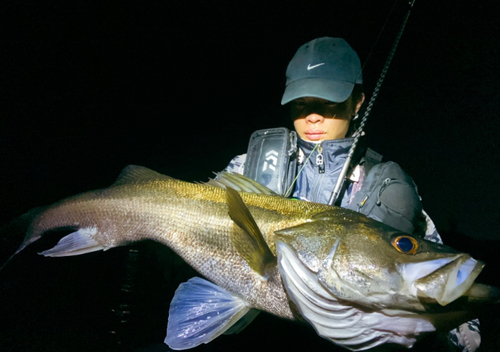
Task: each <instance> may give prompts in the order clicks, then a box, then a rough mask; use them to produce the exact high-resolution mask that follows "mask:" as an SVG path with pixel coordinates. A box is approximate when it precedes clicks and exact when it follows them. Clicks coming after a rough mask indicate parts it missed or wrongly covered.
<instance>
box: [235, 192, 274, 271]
mask: <svg viewBox="0 0 500 352" xmlns="http://www.w3.org/2000/svg"><path fill="white" fill-rule="evenodd" d="M226 199H227V205H228V207H229V216H230V217H231V219H232V220H233V221H234V222H235V223H236V224H237V225H238V226H239V227H240V228H241V229H243V230H244V231H243V233H241V232H239V233H238V232H233V233H232V234H231V242H232V243H233V246H234V247H235V248H236V250H237V251H238V253H239V254H240V255H241V256H242V257H243V259H245V261H246V262H247V263H248V265H249V266H250V267H251V268H252V269H253V270H254V271H255V272H257V273H258V274H260V275H261V276H264V277H265V272H266V267H267V266H268V265H269V264H271V263H272V264H274V263H276V258H275V257H274V255H273V253H272V252H271V250H270V249H269V246H268V245H267V243H266V241H265V240H264V236H262V233H261V232H260V229H259V227H258V226H257V223H256V222H255V220H254V218H253V216H252V214H251V213H250V211H249V210H248V208H247V206H246V205H245V203H244V202H243V199H241V196H240V195H239V194H238V192H236V191H235V190H234V189H232V188H231V187H226Z"/></svg>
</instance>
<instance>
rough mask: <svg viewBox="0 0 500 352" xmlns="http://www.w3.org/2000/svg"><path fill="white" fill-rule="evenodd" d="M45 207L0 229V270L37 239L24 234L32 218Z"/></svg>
mask: <svg viewBox="0 0 500 352" xmlns="http://www.w3.org/2000/svg"><path fill="white" fill-rule="evenodd" d="M44 209H45V207H38V208H34V209H32V210H30V211H28V212H27V213H25V214H23V215H21V216H19V217H18V218H16V219H14V220H12V221H10V222H8V223H7V224H5V225H4V226H2V227H0V263H3V264H2V265H1V266H0V270H2V269H3V267H4V266H5V265H7V263H8V262H10V261H11V259H12V258H13V257H14V256H15V255H16V254H17V253H19V252H20V251H22V250H23V249H24V248H26V247H27V246H28V245H29V244H30V243H33V242H35V241H36V240H37V239H38V238H39V237H37V238H27V236H26V233H27V231H28V229H29V227H30V224H31V222H32V221H33V219H34V218H36V217H37V216H38V214H40V213H41V212H42V211H43V210H44Z"/></svg>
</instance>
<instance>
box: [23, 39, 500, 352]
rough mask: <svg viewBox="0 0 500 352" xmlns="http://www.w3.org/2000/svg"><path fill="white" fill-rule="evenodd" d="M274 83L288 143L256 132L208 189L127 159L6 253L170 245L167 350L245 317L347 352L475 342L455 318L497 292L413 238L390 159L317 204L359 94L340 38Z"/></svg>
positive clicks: (49, 213) (320, 42) (430, 235)
mask: <svg viewBox="0 0 500 352" xmlns="http://www.w3.org/2000/svg"><path fill="white" fill-rule="evenodd" d="M320 70H321V71H320ZM287 76H288V83H287V88H286V90H285V94H284V98H283V103H284V104H285V103H289V102H292V105H291V114H292V118H293V119H294V124H295V129H296V133H297V134H298V138H297V137H296V135H295V132H289V131H287V130H285V129H278V130H271V131H259V132H257V133H256V134H255V135H254V136H253V137H252V139H251V143H250V147H249V153H248V154H247V156H246V161H245V162H244V163H240V164H238V162H240V161H241V160H242V159H241V158H237V160H235V161H234V162H233V163H232V164H231V165H230V167H229V168H228V170H229V171H232V172H233V173H228V172H222V173H220V174H218V175H217V178H216V179H215V180H211V181H210V182H209V183H208V184H193V183H188V182H183V181H179V180H174V179H172V178H170V177H168V176H165V175H162V174H159V173H157V172H155V171H152V170H149V169H146V168H143V167H139V166H129V167H127V168H126V169H124V170H123V171H122V173H121V175H120V176H119V178H118V180H117V181H116V182H115V183H114V184H113V185H111V186H110V187H108V188H105V189H101V190H97V191H91V192H87V193H83V194H80V195H76V196H73V197H70V198H67V199H64V200H61V201H60V202H57V203H55V204H53V205H51V206H48V207H46V208H41V209H37V210H35V211H33V212H31V213H30V214H29V217H31V221H30V224H29V227H28V230H27V234H26V237H25V240H24V242H23V244H22V245H21V247H20V248H19V249H18V251H17V252H16V253H18V252H20V251H22V250H23V249H24V248H26V247H27V246H28V245H30V244H31V243H33V242H35V241H37V240H38V239H39V238H41V237H42V236H43V235H44V234H45V233H47V232H50V231H52V230H56V229H66V230H67V231H66V234H65V235H64V236H63V237H62V238H61V240H60V241H59V242H58V243H57V244H56V245H55V246H53V247H52V248H49V249H46V250H43V251H42V252H41V253H40V254H41V255H44V256H49V257H63V256H74V255H81V254H85V253H90V252H96V251H101V250H108V249H110V248H114V247H118V246H125V245H128V244H131V243H134V242H137V241H142V240H145V239H149V240H154V241H156V242H159V243H161V244H163V245H165V246H167V247H169V248H170V249H172V250H173V251H174V252H176V253H177V254H178V255H179V256H180V257H181V258H182V259H184V260H185V262H186V263H188V264H189V265H190V266H191V267H193V268H194V269H195V270H196V271H197V272H198V273H200V274H201V275H202V276H203V277H204V278H199V277H196V278H193V279H190V280H189V281H187V282H185V283H183V284H181V285H180V286H179V288H178V289H177V291H176V293H175V296H174V298H173V300H172V302H171V304H170V311H169V321H168V327H167V334H166V339H165V343H166V344H167V345H168V346H169V347H170V348H171V349H174V350H184V349H189V348H193V347H196V346H199V345H201V344H205V343H209V342H211V341H212V340H214V339H215V338H217V337H218V336H220V335H221V334H224V333H234V332H238V331H240V330H242V329H243V328H245V326H247V325H248V324H250V323H251V321H252V320H253V318H255V316H256V314H257V313H258V311H265V312H268V313H270V314H273V315H275V316H278V317H280V318H283V319H288V320H294V321H299V322H307V323H309V324H311V325H312V326H313V327H314V329H315V331H316V332H317V334H318V335H319V336H321V337H323V338H325V339H327V340H328V341H331V342H332V343H334V344H336V345H338V346H341V347H343V348H345V349H348V350H352V351H361V350H368V349H371V348H375V347H379V346H384V345H387V346H394V345H396V346H402V347H407V348H411V347H412V346H414V344H415V343H417V341H418V339H419V338H420V337H421V336H424V335H425V334H426V333H431V332H434V331H449V330H450V329H452V328H453V327H456V326H461V327H462V328H461V329H460V330H461V331H460V334H459V338H458V339H457V341H461V339H462V341H465V345H464V346H462V347H463V350H464V351H467V350H468V351H472V350H474V348H476V347H474V345H473V343H475V345H476V346H478V345H479V341H480V339H479V335H478V334H477V337H476V336H474V335H473V334H472V333H473V332H474V331H470V332H469V331H465V330H464V325H463V324H464V323H465V322H467V321H470V320H471V319H472V318H475V317H476V313H477V312H478V309H485V308H486V309H487V308H489V307H491V305H492V304H498V300H499V292H498V289H496V288H494V287H490V286H486V285H482V284H479V283H474V280H475V279H476V277H477V276H478V275H479V273H480V272H481V270H482V268H483V266H484V264H483V263H482V262H480V261H478V260H475V259H474V258H472V257H471V256H469V255H468V254H465V253H459V252H457V251H455V250H453V249H451V248H449V247H446V246H444V245H443V244H441V243H440V242H441V241H440V238H439V236H438V235H437V233H436V232H435V229H434V228H433V227H432V226H427V228H425V230H421V225H420V223H421V219H427V220H426V221H424V223H425V224H428V225H432V222H431V221H430V219H428V217H426V215H425V213H423V211H422V206H421V204H420V199H419V197H418V194H417V192H416V186H415V185H414V183H413V181H412V179H411V178H410V177H409V176H407V175H406V174H405V173H404V172H403V171H402V170H401V168H400V167H399V166H398V165H397V164H395V163H381V162H380V160H378V159H377V158H376V154H375V153H374V152H371V151H368V152H366V153H365V154H364V157H363V158H362V159H361V160H360V161H358V162H357V164H356V165H357V166H356V167H355V168H354V170H353V171H352V173H351V174H350V175H351V178H352V180H351V181H352V183H349V184H345V185H344V186H343V188H342V192H341V194H342V195H341V197H340V198H339V202H340V204H341V205H342V207H338V206H335V205H334V206H332V205H329V204H322V203H328V201H329V198H330V197H329V194H328V193H329V192H330V193H331V190H332V187H333V184H334V182H335V178H336V177H337V178H338V175H339V171H340V169H341V168H342V166H343V165H342V164H343V162H344V161H345V160H346V153H347V150H348V149H349V145H350V143H351V142H352V138H351V137H347V138H344V137H346V135H350V134H351V133H354V134H356V128H355V126H354V125H353V124H352V119H353V115H354V116H355V114H356V113H357V112H358V111H359V109H360V107H361V104H362V103H363V100H364V96H363V93H362V90H361V87H360V84H361V82H362V81H361V68H360V64H359V59H357V55H356V53H355V52H354V51H353V50H352V49H351V48H350V46H349V45H348V44H347V43H346V42H345V41H344V40H343V39H335V38H320V39H316V40H313V41H312V42H310V43H307V44H306V45H304V46H303V47H301V48H300V49H299V51H298V52H297V54H296V56H295V57H294V58H293V59H292V62H291V63H290V65H289V68H288V74H287ZM311 89H312V90H311ZM295 141H297V145H295ZM289 151H290V153H289ZM259 156H264V157H263V158H259ZM295 156H297V160H296V159H294V158H295ZM295 163H296V164H295ZM270 170H271V171H273V172H269V171H270ZM238 172H243V173H244V174H246V175H247V176H249V177H245V176H243V175H238ZM356 175H357V176H356ZM278 176H279V177H278ZM256 180H259V181H261V183H262V184H264V186H263V185H262V184H261V183H258V182H256ZM270 188H271V189H270ZM290 195H292V196H293V197H294V198H295V199H290V198H288V196H290ZM27 217H28V215H27V216H25V217H24V218H27ZM167 270H168V268H167ZM469 324H470V323H469ZM465 326H468V325H465ZM463 331H465V334H466V336H467V337H466V338H465V339H464V338H463V336H462V334H463ZM471 336H472V337H471ZM476 338H477V340H475V339H476Z"/></svg>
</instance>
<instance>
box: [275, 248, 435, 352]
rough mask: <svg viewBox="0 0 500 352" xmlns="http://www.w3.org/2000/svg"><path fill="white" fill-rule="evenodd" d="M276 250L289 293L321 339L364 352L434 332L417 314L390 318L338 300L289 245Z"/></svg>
mask: <svg viewBox="0 0 500 352" xmlns="http://www.w3.org/2000/svg"><path fill="white" fill-rule="evenodd" d="M276 250H277V254H278V267H279V270H280V273H281V277H282V279H283V282H284V285H285V288H286V291H287V293H288V295H289V297H290V299H291V300H292V301H293V302H294V303H295V305H296V306H297V308H298V309H299V311H300V313H301V315H302V316H303V317H304V319H305V320H307V321H308V322H309V323H310V324H311V325H312V326H313V328H314V329H315V330H316V332H317V333H318V335H319V336H321V337H323V338H325V339H328V340H330V341H332V342H333V343H335V344H338V345H341V346H343V347H345V348H348V349H350V350H352V351H361V350H366V349H370V348H373V347H376V346H379V345H381V344H385V343H395V344H399V345H403V346H406V347H408V348H410V347H412V346H413V344H414V343H415V342H416V337H417V336H418V335H419V334H421V333H424V332H430V331H434V330H435V328H434V326H433V325H432V324H431V323H430V322H429V321H427V320H426V319H423V318H420V317H419V316H418V315H416V314H409V316H407V317H401V316H399V317H398V316H388V315H385V314H382V313H380V312H376V311H368V310H361V309H360V307H359V305H358V306H354V305H350V304H349V302H347V301H343V300H342V301H340V300H338V299H337V297H335V296H334V295H333V294H332V293H331V292H330V291H329V289H328V288H325V286H324V285H323V284H322V283H321V281H320V279H319V275H318V274H317V273H314V272H313V271H311V270H310V269H309V268H307V267H306V266H305V265H304V264H303V263H302V262H301V260H300V259H299V258H298V257H297V255H296V254H295V252H294V250H293V249H292V248H291V247H290V246H288V245H287V244H286V243H284V242H282V241H279V240H278V241H276Z"/></svg>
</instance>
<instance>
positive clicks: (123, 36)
mask: <svg viewBox="0 0 500 352" xmlns="http://www.w3.org/2000/svg"><path fill="white" fill-rule="evenodd" d="M499 7H500V6H499V5H498V2H497V1H493V0H490V1H477V2H457V1H451V0H442V1H425V0H422V1H416V3H415V6H414V8H413V11H412V14H411V16H410V19H409V22H408V24H407V27H406V30H405V32H404V34H403V37H402V40H401V42H400V45H399V47H398V49H397V51H396V56H395V58H394V60H393V63H392V65H391V67H390V69H389V71H388V74H387V77H386V80H385V82H384V84H383V86H382V89H381V91H380V93H379V96H378V98H377V100H376V102H375V105H374V108H373V110H372V112H371V115H370V118H369V122H368V125H367V130H366V131H367V137H366V138H367V139H368V142H369V143H368V144H369V146H370V147H371V148H372V149H375V150H376V151H378V152H379V153H381V154H383V155H384V156H385V157H386V159H387V160H393V161H396V162H398V163H399V164H400V165H401V166H402V167H403V168H404V169H405V170H406V171H407V172H408V173H409V174H410V175H411V176H412V177H413V178H414V180H415V182H416V183H417V185H418V186H419V191H420V194H421V196H422V198H423V203H424V208H425V209H426V211H427V213H428V214H429V215H430V216H431V217H432V218H433V219H434V221H435V222H436V225H437V227H438V229H439V231H440V233H441V235H442V237H443V239H444V241H445V243H447V244H449V245H451V246H453V247H455V248H457V249H460V250H467V251H469V252H471V254H473V255H474V256H475V257H477V258H480V259H484V260H485V261H486V262H487V263H488V266H487V269H485V272H484V273H483V274H482V275H484V277H485V280H486V281H488V280H493V281H495V280H496V276H495V275H494V274H493V272H492V270H493V268H495V266H496V264H497V263H498V259H497V257H498V255H497V251H498V247H499V246H498V240H499V239H500V226H499V222H498V218H499V217H498V214H499V210H500V207H499V206H498V201H499V196H500V192H499V187H498V181H500V180H499V177H498V171H497V170H498V165H499V164H500V160H499V155H500V154H499V151H500V150H499V138H498V136H499V133H500V123H499V120H498V118H499V113H498V108H499V107H500V106H499V98H500V82H499V80H498V78H499V73H500V72H499V70H500V68H499V63H500V62H499V61H500V59H499V58H500V52H499V50H500V44H499V41H498V38H499V35H500V31H499V29H500V25H499V24H498V20H497V14H498V13H499V10H500V9H499ZM407 9H408V7H407V6H406V3H405V2H404V1H399V2H397V1H315V0H311V1H267V2H263V1H184V2H168V1H144V2H112V1H85V2H68V1H67V2H64V1H61V2H56V1H44V2H38V1H23V2H18V1H11V0H9V1H3V2H2V4H1V5H0V16H1V17H0V38H1V39H0V40H1V41H2V45H1V50H0V55H1V62H2V64H1V69H0V70H1V72H2V75H1V77H0V104H1V105H0V114H1V115H0V116H1V117H0V165H1V166H0V195H1V203H0V204H1V205H0V209H1V212H0V220H1V223H6V222H7V221H9V220H10V219H13V218H15V217H16V216H18V215H20V214H22V213H24V212H26V211H27V210H29V209H31V208H33V207H35V206H39V205H44V204H50V203H51V202H54V201H56V200H58V199H61V198H63V197H66V196H69V195H72V194H75V193H78V192H82V191H86V190H90V189H95V188H100V187H105V186H107V185H109V184H111V183H112V182H113V180H114V179H115V178H116V176H117V175H118V174H119V172H120V171H121V169H122V168H124V167H125V166H126V165H129V164H138V165H144V166H147V167H150V168H152V169H155V170H157V171H159V172H162V173H164V174H167V175H170V176H173V177H176V178H180V179H183V180H187V181H205V180H207V179H208V177H211V175H212V171H219V170H221V169H223V168H224V167H225V166H226V165H227V163H228V162H229V160H230V159H231V158H232V157H233V156H234V155H236V154H241V153H244V152H245V151H246V147H247V142H248V137H249V135H250V133H251V132H253V131H254V130H256V129H261V128H268V127H277V126H282V125H286V124H288V123H289V121H288V119H287V116H286V109H285V108H284V107H281V106H280V104H279V103H280V99H281V94H282V92H283V88H284V81H285V78H284V74H285V69H286V65H287V64H288V61H289V60H290V59H291V57H292V56H293V54H294V52H295V51H296V49H297V48H298V47H299V46H300V45H302V44H303V43H305V42H307V41H309V40H311V39H313V38H316V37H320V36H335V37H343V38H345V39H346V40H347V41H348V42H349V43H350V44H351V46H352V47H353V48H354V49H355V50H356V51H357V52H358V54H359V55H360V58H361V61H362V62H364V63H366V65H365V68H364V80H365V92H366V95H367V101H368V100H369V99H370V97H371V96H372V94H373V88H374V86H375V84H376V82H377V79H378V77H379V75H380V72H381V70H382V68H383V65H384V62H385V60H386V57H387V55H388V53H389V50H390V47H391V45H392V42H393V40H394V39H395V36H396V33H397V31H398V30H399V28H400V26H401V24H402V20H403V18H404V16H405V14H406V11H407ZM382 28H383V30H382ZM375 43H376V45H375ZM19 240H20V239H19ZM153 247H154V246H153ZM156 249H157V248H156V247H155V248H154V249H153V252H154V251H155V250H156ZM120 251H121V252H120ZM141 251H145V252H147V253H151V248H149V249H146V250H141ZM148 251H149V252H148ZM111 252H112V251H111ZM130 255H131V254H130V252H128V250H127V251H126V250H117V251H116V253H115V254H113V253H111V254H109V253H108V254H96V255H90V257H88V259H85V258H83V257H82V258H83V259H82V258H71V259H69V262H68V260H67V259H61V260H62V261H64V263H65V264H64V266H65V267H70V268H72V269H71V270H69V269H67V271H66V272H60V271H59V272H58V274H50V273H51V270H55V268H57V267H58V266H60V265H61V264H56V263H54V264H45V263H47V261H43V260H39V259H38V258H36V259H35V257H36V254H35V252H32V256H30V255H29V254H27V255H25V256H24V257H23V258H21V259H19V260H18V262H17V263H16V262H15V263H13V264H12V265H13V269H9V270H10V271H9V273H8V274H7V275H8V277H9V278H10V279H9V280H11V281H12V280H14V281H15V280H18V279H14V278H15V277H22V280H24V282H30V283H32V284H31V285H26V286H16V285H22V284H20V283H18V284H13V283H8V284H5V285H7V286H8V290H7V291H9V292H14V293H11V296H10V298H11V299H13V300H14V301H15V302H16V303H15V304H14V303H13V305H14V307H16V308H15V309H12V310H11V311H10V313H5V316H8V317H11V315H15V313H13V312H15V311H16V309H20V307H21V306H22V307H24V306H26V307H28V308H23V309H27V310H30V309H33V308H34V307H38V306H37V303H40V302H38V301H36V300H35V301H34V302H31V303H29V304H25V301H23V299H24V300H25V299H27V298H26V297H24V296H22V295H21V296H20V293H19V291H20V290H27V291H29V290H33V291H30V292H29V293H25V294H27V295H28V296H29V297H31V298H30V300H31V299H33V297H43V298H38V299H39V300H45V299H46V297H47V296H50V293H49V292H47V290H49V291H50V290H55V291H57V290H59V289H60V287H61V285H58V282H59V281H58V280H61V277H60V276H61V275H62V276H64V278H65V280H70V282H71V284H67V285H65V287H69V288H66V289H67V290H69V292H67V295H68V296H71V294H74V292H75V291H78V290H79V289H76V288H75V287H80V286H78V285H83V286H84V287H86V288H87V291H85V292H84V293H80V294H81V295H82V296H84V297H85V299H86V300H89V299H90V298H89V297H91V296H95V295H96V291H95V290H98V291H99V290H101V291H102V290H103V291H102V292H101V291H99V292H101V296H100V297H108V296H112V292H113V289H112V288H109V287H107V286H106V283H108V285H110V286H113V285H112V284H109V281H107V279H106V278H107V277H109V276H106V274H105V273H106V270H109V273H111V274H109V273H108V275H113V274H112V273H113V272H114V271H113V270H115V271H116V270H118V269H116V268H115V267H119V266H120V265H119V263H122V264H123V263H124V262H128V261H130ZM132 256H133V255H132ZM145 256H146V257H147V256H148V254H146V255H145ZM153 257H154V256H153ZM127 258H128V259H127ZM42 259H43V258H42ZM114 260H116V263H118V264H116V263H115V262H114ZM151 261H152V262H154V260H151ZM151 261H150V262H151ZM146 262H147V261H146ZM51 263H52V262H51ZM67 263H71V264H67ZM93 263H98V264H93ZM105 264H109V265H107V267H106V268H103V266H105ZM115 264H116V265H115ZM46 265H49V266H48V267H47V266H46ZM93 265H94V266H93ZM144 265H145V266H146V268H147V269H148V270H153V271H154V267H155V266H154V265H152V264H144ZM89 266H90V267H93V268H94V269H95V270H96V271H102V273H100V274H92V270H91V269H90V268H89ZM37 271H39V272H41V273H42V274H38V273H37ZM17 272H19V273H21V274H19V275H16V273H17ZM27 272H29V274H28V273H27ZM114 273H115V274H116V276H117V277H118V276H119V275H118V274H117V273H116V272H114ZM9 275H10V276H9ZM30 275H33V277H31V276H30ZM43 275H46V279H47V280H49V283H47V282H46V281H45V280H36V282H33V281H32V280H34V277H37V278H40V277H41V276H43ZM58 275H59V277H58ZM82 275H83V276H84V278H81V276H82ZM85 275H89V276H90V277H87V276H85ZM99 275H101V276H99ZM159 275H160V274H159ZM154 278H155V276H154V275H153V281H154ZM50 280H52V281H50ZM71 280H73V281H71ZM100 280H101V281H100ZM19 281H21V279H19ZM116 281H119V280H116ZM16 282H17V281H16ZM82 282H83V283H84V284H82ZM497 282H498V281H497ZM5 285H4V288H5ZM9 285H11V286H9ZM75 285H76V286H75ZM116 285H118V284H116ZM144 285H148V283H145V284H144ZM497 285H498V284H497ZM102 287H104V288H102ZM80 288H81V287H80ZM37 289H39V290H41V291H43V292H44V293H40V294H37V293H36V292H37V291H36V290H37ZM16 290H17V291H16ZM4 291H5V290H4ZM146 291H147V290H146ZM63 296H65V297H66V295H63ZM98 296H99V295H98ZM14 298H17V299H14ZM72 299H73V301H71V299H69V298H67V300H69V301H70V303H68V304H70V305H72V306H73V307H74V305H75V304H76V302H75V301H74V300H75V298H72ZM57 301H58V300H57V299H54V301H51V302H52V303H53V304H55V305H57V303H56V302H57ZM2 302H4V303H2V304H5V301H3V300H2ZM167 302H168V301H167ZM101 303H102V302H99V303H97V302H95V301H93V300H92V299H90V301H87V303H86V305H85V307H86V308H85V309H83V308H81V311H80V314H88V315H89V316H88V317H85V318H84V317H81V316H79V315H78V314H76V317H77V318H76V319H77V320H78V319H80V320H81V321H85V322H87V321H90V320H91V319H92V318H90V316H91V313H89V311H92V310H91V309H90V308H89V307H90V306H92V305H93V306H97V307H99V304H101ZM16 304H17V306H16ZM80 304H81V303H80ZM102 304H105V303H102ZM106 304H107V303H106ZM59 310H60V311H61V310H62V308H60V309H59ZM37 311H38V313H37V314H38V315H37V316H38V317H39V318H38V319H39V320H37V319H35V318H33V319H32V318H29V314H35V313H34V312H31V313H26V314H27V315H28V318H25V320H26V321H22V322H18V324H20V326H22V325H23V324H27V322H28V321H35V322H36V323H32V324H35V325H36V324H38V325H37V326H39V325H44V326H45V327H46V329H47V330H48V332H47V334H46V335H42V337H40V338H39V339H36V338H34V339H33V338H32V340H33V341H35V342H33V344H34V345H33V346H32V348H33V350H36V348H40V347H39V346H40V344H45V345H46V344H47V340H50V339H53V330H54V329H55V328H52V330H51V328H50V326H51V325H50V323H47V318H46V317H45V318H44V314H45V313H47V312H45V313H40V312H39V311H40V310H39V309H38V308H37ZM47 311H52V309H49V308H47ZM82 312H86V313H82ZM96 312H98V309H97V308H96V309H95V312H94V313H96ZM9 314H11V315H9ZM53 314H55V313H53ZM20 315H22V314H19V316H20ZM61 316H64V317H65V319H68V322H67V323H61V322H60V321H61V319H62V318H61ZM56 317H57V318H55V317H52V320H53V321H55V320H59V323H57V324H59V325H61V326H59V325H58V328H57V329H61V327H62V326H65V327H69V326H71V324H73V323H74V322H75V319H71V318H70V317H67V315H65V314H63V313H58V314H56ZM78 317H79V318H78ZM44 319H45V320H44ZM86 319H88V320H86ZM49 320H50V319H49ZM273 324H274V322H273ZM273 324H271V326H274V325H273ZM152 325H154V324H152ZM31 328H32V329H34V330H36V329H35V328H34V327H33V326H32V327H31ZM486 329H487V328H486ZM14 330H15V329H12V331H14ZM18 330H19V329H18ZM18 330H16V331H18ZM70 331H73V330H72V329H70ZM254 331H255V334H259V330H254ZM301 333H302V330H299V332H298V334H301ZM13 334H14V335H15V333H13ZM68 334H69V332H68ZM81 334H83V332H81ZM296 334H297V333H296ZM22 337H23V338H26V336H24V335H22ZM21 340H22V338H20V337H18V338H17V339H16V338H15V337H12V341H13V342H12V344H11V343H10V342H8V343H5V344H7V345H12V346H16V344H19V343H20V342H19V341H21ZM28 340H29V338H28ZM250 340H251V339H250ZM255 340H256V339H255ZM3 341H11V340H8V339H7V340H3ZM36 341H38V342H36ZM40 341H43V342H40ZM56 341H57V339H56ZM238 341H239V340H238ZM305 341H308V340H305ZM87 342H88V341H87ZM258 342H260V343H262V342H261V341H260V339H259V340H258ZM37 343H38V345H37ZM88 343H90V342H88ZM35 345H37V346H38V347H34V346H35ZM63 345H64V344H60V346H63ZM54 346H57V343H54ZM64 346H66V345H64ZM54 348H55V347H54ZM73 348H75V350H77V349H76V347H73ZM82 348H83V347H82ZM61 349H62V350H64V348H62V347H61ZM13 350H16V349H15V348H14V349H13ZM26 350H29V349H26ZM47 350H54V349H50V348H48V349H47ZM83 350H85V349H84V348H83Z"/></svg>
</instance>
